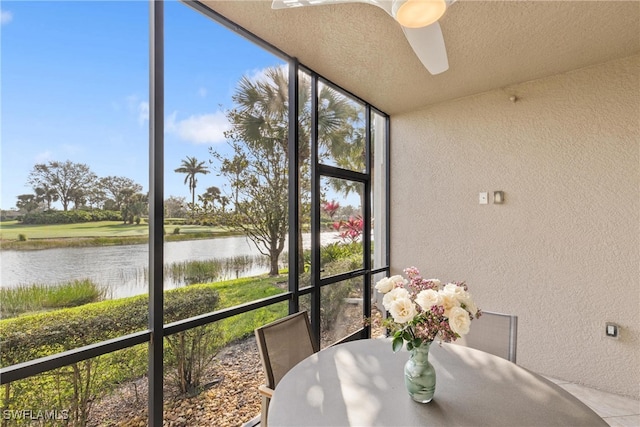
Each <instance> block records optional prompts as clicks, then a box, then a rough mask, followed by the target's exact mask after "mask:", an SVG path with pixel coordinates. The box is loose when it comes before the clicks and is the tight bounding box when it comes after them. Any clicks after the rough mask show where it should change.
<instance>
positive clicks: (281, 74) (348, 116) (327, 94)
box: [212, 67, 364, 271]
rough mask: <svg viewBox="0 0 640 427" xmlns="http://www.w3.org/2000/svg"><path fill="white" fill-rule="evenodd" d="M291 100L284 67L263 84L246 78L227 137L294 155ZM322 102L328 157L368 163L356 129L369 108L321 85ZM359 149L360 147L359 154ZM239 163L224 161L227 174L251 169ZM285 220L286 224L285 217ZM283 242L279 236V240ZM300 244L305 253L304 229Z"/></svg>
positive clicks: (303, 154) (303, 113) (305, 157)
mask: <svg viewBox="0 0 640 427" xmlns="http://www.w3.org/2000/svg"><path fill="white" fill-rule="evenodd" d="M299 76H300V80H299V103H298V105H299V109H298V122H299V126H298V138H299V141H300V144H299V146H298V150H299V151H298V153H297V155H298V159H299V161H300V166H301V167H300V171H299V172H298V173H299V180H300V187H301V189H304V190H301V194H300V195H299V197H298V204H299V212H300V218H299V221H300V222H301V223H302V222H303V218H302V217H303V216H304V215H305V214H304V209H303V203H302V197H303V196H305V195H306V194H308V190H309V188H310V176H309V171H310V167H309V165H308V162H309V158H310V155H311V152H310V144H309V141H310V140H311V128H312V127H311V118H312V111H311V94H312V91H311V78H310V76H309V75H308V74H305V73H301V74H300V75H299ZM288 96H289V85H288V72H287V69H286V68H284V67H275V68H268V69H267V70H265V72H264V76H263V77H262V78H260V79H255V80H254V79H250V78H248V77H246V76H245V77H243V78H242V79H241V80H240V82H239V83H238V86H237V89H236V92H235V94H234V95H233V101H234V103H235V108H234V109H232V110H231V111H229V112H228V114H227V116H228V119H229V121H230V123H231V124H232V126H233V129H232V131H230V132H229V133H228V137H229V138H230V139H232V140H235V141H242V143H243V144H246V145H247V146H252V145H253V146H262V147H266V148H270V149H271V151H276V150H277V151H279V152H282V153H284V154H285V155H286V156H287V157H288V156H289V154H290V153H289V152H288V148H289V147H288V131H289V128H288V118H289V117H288V112H289V111H288V108H289V107H288V103H289V99H288ZM318 98H319V99H318V115H317V120H318V122H317V124H318V139H319V140H318V143H319V145H320V149H321V151H322V152H323V154H324V155H325V156H326V157H329V158H332V159H334V161H335V159H339V158H341V157H343V156H345V155H349V154H351V155H357V154H355V153H354V154H352V152H354V151H355V152H358V149H359V152H361V153H362V154H361V155H360V157H362V158H363V159H364V157H363V155H364V138H362V139H356V138H354V134H355V133H356V132H355V126H354V125H355V124H356V123H357V122H358V121H359V120H360V119H361V117H360V114H361V112H360V110H364V109H363V108H360V109H359V108H358V106H357V105H354V103H352V102H350V101H349V99H348V98H347V97H345V96H344V95H342V94H341V93H339V92H338V91H336V90H335V89H333V88H331V87H329V86H328V85H325V84H320V85H319V93H318ZM359 113H360V114H359ZM354 142H355V143H354ZM354 146H357V149H356V150H354ZM212 154H213V153H212ZM214 156H215V154H214ZM220 160H222V159H220ZM234 160H235V161H236V163H233V162H232V160H230V159H227V161H226V163H225V162H224V161H223V166H222V169H224V170H225V171H226V172H231V171H232V170H235V169H233V168H232V166H237V167H238V171H242V170H243V169H244V168H246V167H247V165H246V164H244V163H241V160H242V159H241V158H239V157H238V158H236V159H234ZM305 171H306V172H305ZM236 182H237V179H236ZM237 190H238V188H237V187H236V191H237ZM236 198H237V192H236ZM235 202H236V205H237V204H238V201H237V200H235ZM307 215H308V213H307ZM281 220H283V221H285V222H286V221H287V219H286V218H282V219H281ZM280 237H281V236H278V240H279V239H280ZM274 239H275V237H273V236H268V238H266V239H265V240H266V241H273V240H274ZM297 239H298V242H299V247H300V250H301V251H302V247H303V245H302V229H300V230H299V232H298V236H297ZM278 255H279V253H275V254H272V258H274V257H275V258H276V260H277V256H278ZM303 268H304V260H303V256H302V253H301V254H299V269H300V271H302V270H303Z"/></svg>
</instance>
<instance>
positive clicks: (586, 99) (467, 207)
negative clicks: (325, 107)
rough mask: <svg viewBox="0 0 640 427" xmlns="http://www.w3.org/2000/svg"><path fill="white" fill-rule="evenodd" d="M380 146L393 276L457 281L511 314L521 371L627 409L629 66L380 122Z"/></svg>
mask: <svg viewBox="0 0 640 427" xmlns="http://www.w3.org/2000/svg"><path fill="white" fill-rule="evenodd" d="M436 78H437V77H436ZM511 95H516V96H517V97H518V100H517V102H515V103H514V102H512V101H510V99H509V97H510V96H511ZM391 143H392V147H391V257H392V258H391V263H392V270H393V272H394V273H397V272H399V271H400V270H402V269H403V268H404V267H406V266H411V265H415V266H416V267H418V268H420V269H421V271H422V272H423V274H424V275H425V276H429V277H437V278H439V279H441V280H443V281H444V280H466V281H467V283H468V284H469V286H470V291H471V293H472V294H473V295H474V297H475V299H476V302H477V303H478V305H479V306H480V307H481V308H483V309H485V310H490V311H499V312H507V313H514V314H517V315H518V316H519V327H518V363H519V364H520V365H522V366H524V367H526V368H529V369H531V370H533V371H536V372H539V373H542V374H545V375H550V376H553V377H556V378H559V379H564V380H569V381H574V382H578V383H581V384H585V385H587V386H590V387H594V388H598V389H602V390H605V391H609V392H613V393H618V394H623V395H627V396H631V397H633V398H636V399H640V368H639V367H640V156H639V151H640V150H639V148H640V56H634V57H630V58H626V59H623V60H619V61H615V62H610V63H607V64H602V65H598V66H594V67H590V68H588V69H581V70H576V71H573V72H570V73H566V74H562V75H557V76H553V77H550V78H546V79H543V80H537V81H532V82H527V83H524V84H520V85H517V86H514V87H510V88H505V89H503V90H496V91H492V92H488V93H483V94H479V95H476V96H473V97H469V98H464V99H459V100H456V101H452V102H447V103H443V104H438V105H436V106H433V107H430V108H427V109H424V110H421V111H414V112H411V113H407V114H402V115H396V116H393V117H392V118H391ZM496 190H502V191H504V193H505V199H506V201H505V203H504V204H502V205H497V204H493V203H492V202H493V191H496ZM481 191H488V192H489V193H490V197H489V202H490V204H488V205H480V204H479V203H478V193H479V192H481ZM607 321H610V322H616V323H618V324H619V325H620V326H621V331H620V338H619V339H618V340H613V339H611V338H607V337H605V322H607ZM472 327H473V326H472Z"/></svg>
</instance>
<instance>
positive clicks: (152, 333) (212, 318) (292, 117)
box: [0, 0, 390, 426]
mask: <svg viewBox="0 0 640 427" xmlns="http://www.w3.org/2000/svg"><path fill="white" fill-rule="evenodd" d="M181 2H182V3H183V4H185V5H187V6H189V7H191V8H192V9H194V10H195V11H196V12H199V13H202V14H204V15H205V16H207V17H209V18H211V19H212V20H214V21H216V22H217V23H218V24H221V25H223V26H224V27H226V28H227V29H229V30H231V31H233V32H235V33H236V34H239V35H240V36H242V37H244V38H245V39H247V40H248V41H250V42H253V43H255V44H257V45H258V46H260V47H262V48H263V49H265V50H267V51H269V52H271V53H272V54H274V55H275V56H278V57H280V58H282V59H284V60H286V61H287V63H288V67H289V100H291V102H289V152H290V153H297V152H298V150H297V148H298V143H299V141H298V126H297V122H298V117H297V111H298V102H299V98H298V84H299V82H298V72H299V71H303V72H305V73H308V74H309V75H311V79H312V95H313V96H312V104H313V105H312V123H313V128H312V147H313V149H312V183H314V184H315V187H314V186H312V194H311V197H312V219H311V222H312V260H313V261H312V282H311V283H312V284H311V286H309V287H306V288H303V289H300V288H299V287H298V277H299V273H300V272H299V271H298V262H297V261H298V259H297V257H298V250H297V249H298V248H297V244H298V243H297V239H296V238H293V237H292V236H296V235H297V232H298V230H299V227H300V224H299V221H298V218H299V215H298V213H299V212H298V210H299V206H298V202H297V195H298V190H299V182H298V174H297V173H289V189H288V192H289V218H290V219H289V279H288V281H289V288H288V291H287V292H284V293H281V294H278V295H275V296H272V297H268V298H264V299H260V300H256V301H251V302H248V303H245V304H241V305H238V306H234V307H230V308H225V309H222V310H218V311H214V312H211V313H206V314H203V315H200V316H196V317H192V318H188V319H184V320H180V321H177V322H173V323H169V324H164V322H163V299H164V289H163V271H162V270H163V261H164V251H163V245H164V236H163V226H162V224H163V222H164V177H163V173H164V172H163V170H164V120H163V117H164V2H163V1H156V0H149V34H150V41H149V44H150V46H149V49H150V50H149V53H150V57H149V162H150V163H149V197H150V208H149V227H150V229H149V326H148V329H146V330H143V331H139V332H136V333H133V334H129V335H125V336H122V337H118V338H114V339H111V340H108V341H103V342H99V343H95V344H92V345H88V346H84V347H79V348H76V349H73V350H69V351H65V352H62V353H57V354H54V355H51V356H47V357H43V358H39V359H35V360H31V361H27V362H24V363H20V364H16V365H11V366H7V367H2V368H1V369H0V385H4V384H9V383H12V382H14V381H17V380H21V379H25V378H29V377H32V376H35V375H38V374H41V373H43V372H47V371H50V370H53V369H57V368H61V367H63V366H66V365H69V364H72V363H77V362H80V361H83V360H87V359H90V358H93V357H97V356H101V355H104V354H108V353H112V352H115V351H118V350H122V349H126V348H130V347H133V346H135V345H139V344H143V343H148V346H149V348H148V350H149V351H148V354H149V366H148V381H149V401H148V414H149V418H148V425H150V426H156V425H158V426H159V425H162V424H163V405H162V404H155V403H156V402H162V401H163V397H164V396H163V391H162V388H163V370H164V367H163V356H164V352H163V341H164V337H166V336H169V335H172V334H175V333H178V332H182V331H186V330H188V329H191V328H195V327H198V326H203V325H206V324H209V323H212V322H216V321H220V320H223V319H227V318H229V317H232V316H235V315H237V314H242V313H247V312H250V311H253V310H256V309H259V308H262V307H266V306H269V305H272V304H277V303H280V302H283V301H288V303H289V313H294V312H296V311H298V310H299V308H300V305H299V300H300V297H302V296H305V295H308V294H312V295H311V301H312V309H311V321H312V329H313V333H314V334H315V335H316V337H315V338H316V339H317V342H320V341H319V338H320V317H319V316H320V288H321V287H323V286H330V285H332V284H334V283H337V282H339V281H341V280H344V279H351V278H354V277H362V280H363V285H364V287H363V288H364V289H365V294H364V301H363V315H364V316H365V317H366V316H369V317H370V315H371V308H372V307H371V286H369V284H370V282H371V278H372V277H373V275H375V274H378V273H381V272H386V273H389V268H390V267H389V265H390V250H389V249H390V247H389V241H390V231H389V224H390V207H389V199H390V189H389V187H390V186H389V185H388V180H389V173H390V162H389V152H390V148H389V146H390V119H389V116H388V115H387V114H385V113H384V112H382V111H380V110H378V109H376V108H375V107H373V106H371V105H370V104H369V103H367V102H366V101H364V100H362V99H360V98H359V97H357V96H355V95H353V94H351V93H350V92H348V91H347V90H345V89H343V88H340V87H339V86H337V85H336V84H334V83H332V82H331V81H329V80H328V79H325V78H323V77H322V76H321V75H319V74H317V73H316V72H314V71H313V70H311V69H310V68H308V67H305V66H304V65H303V64H300V63H299V62H298V60H297V59H296V58H294V57H291V56H289V55H287V54H286V53H284V52H282V51H281V50H279V49H277V48H276V47H274V46H273V45H271V44H269V43H268V42H266V41H264V40H262V39H260V38H259V37H257V36H256V35H254V34H253V33H251V32H249V31H247V30H246V29H244V28H242V27H240V26H238V25H236V24H235V23H233V22H232V21H230V20H228V19H227V18H225V17H224V16H222V15H220V14H219V13H217V12H216V11H214V10H213V9H211V8H210V7H208V6H207V5H205V4H203V3H200V2H199V1H191V0H181ZM319 82H322V83H323V84H327V85H330V86H331V87H332V88H334V89H336V90H338V91H340V92H341V93H343V94H344V95H346V96H348V97H350V98H352V99H353V100H355V101H357V102H358V103H361V104H362V105H364V106H365V111H366V173H360V172H354V171H349V170H345V169H340V168H337V167H333V166H328V165H323V164H321V163H320V162H318V158H317V146H318V134H317V96H315V95H317V86H318V83H319ZM374 112H375V113H376V114H379V115H380V116H382V117H384V119H385V141H384V147H385V153H384V156H385V159H386V162H385V167H386V169H385V171H383V173H384V174H385V176H386V180H387V185H386V188H385V193H384V197H385V200H386V203H385V210H386V212H385V222H386V236H385V237H386V238H385V242H384V244H385V254H386V261H385V265H384V266H382V267H380V268H376V269H372V268H371V267H372V265H371V244H370V243H371V242H370V238H371V222H370V221H366V220H365V222H364V230H363V237H365V238H364V241H363V244H364V254H365V255H364V259H363V262H364V265H363V269H360V270H356V271H351V272H346V273H344V274H340V275H335V276H331V277H324V278H320V270H319V259H320V258H319V256H320V255H319V245H318V244H317V243H316V242H317V239H318V238H319V233H320V218H319V215H318V214H315V213H313V212H319V209H320V197H319V188H318V186H317V184H318V183H319V178H320V177H321V176H327V177H335V178H343V179H348V180H352V181H356V182H361V183H363V184H364V185H365V206H364V207H363V209H364V214H365V218H370V217H371V185H372V181H371V179H372V176H371V154H372V153H371V150H370V144H371V116H372V113H374ZM289 157H290V160H289V162H290V163H289V168H290V169H289V170H290V171H297V170H298V166H299V159H298V158H297V156H289ZM292 195H295V196H296V197H292ZM158 224H160V225H158ZM370 336H371V330H370V327H369V326H364V327H363V328H361V329H359V330H358V331H356V332H355V333H353V334H351V335H350V336H348V337H345V338H344V339H343V340H342V341H347V340H352V339H360V338H369V337H370Z"/></svg>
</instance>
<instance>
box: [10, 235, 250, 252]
mask: <svg viewBox="0 0 640 427" xmlns="http://www.w3.org/2000/svg"><path fill="white" fill-rule="evenodd" d="M242 235H243V234H242V233H238V232H233V231H219V232H209V233H184V234H166V235H165V236H164V241H165V242H181V241H185V240H204V239H215V238H218V237H231V236H242ZM148 242H149V236H148V235H144V236H104V237H55V238H33V239H28V240H25V241H20V240H0V252H1V251H3V250H11V251H34V250H44V249H56V248H82V247H95V246H122V245H142V244H146V243H148Z"/></svg>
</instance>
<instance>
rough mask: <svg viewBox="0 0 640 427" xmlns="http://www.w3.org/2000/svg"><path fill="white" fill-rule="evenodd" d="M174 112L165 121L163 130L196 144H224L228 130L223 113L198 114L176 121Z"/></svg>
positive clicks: (175, 112)
mask: <svg viewBox="0 0 640 427" xmlns="http://www.w3.org/2000/svg"><path fill="white" fill-rule="evenodd" d="M177 117H178V112H177V111H174V112H173V113H172V114H171V115H170V116H169V117H167V119H166V120H165V130H166V131H167V132H171V133H174V134H176V135H178V137H180V138H181V139H183V140H185V141H189V142H194V143H196V144H215V143H219V142H224V141H225V137H224V132H225V131H227V130H229V129H230V126H229V122H228V121H227V118H226V116H225V115H224V112H222V111H216V112H215V113H212V114H200V115H193V116H190V117H187V118H186V119H184V120H178V119H177Z"/></svg>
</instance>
